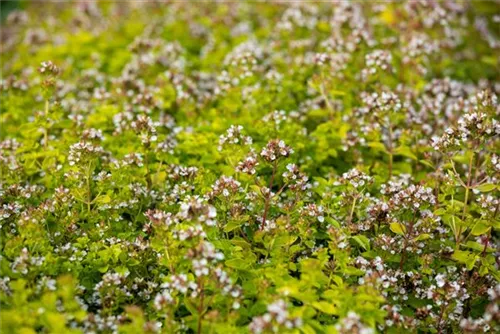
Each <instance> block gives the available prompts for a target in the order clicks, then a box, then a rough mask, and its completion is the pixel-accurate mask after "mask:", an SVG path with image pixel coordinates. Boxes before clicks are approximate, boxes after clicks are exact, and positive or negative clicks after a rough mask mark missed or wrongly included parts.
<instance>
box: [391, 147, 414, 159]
mask: <svg viewBox="0 0 500 334" xmlns="http://www.w3.org/2000/svg"><path fill="white" fill-rule="evenodd" d="M394 154H396V155H402V156H404V157H407V158H410V159H413V160H418V158H417V156H416V155H415V154H413V152H412V151H411V149H410V148H409V147H408V146H400V147H398V148H396V149H395V150H394Z"/></svg>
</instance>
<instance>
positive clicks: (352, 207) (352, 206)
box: [347, 197, 358, 223]
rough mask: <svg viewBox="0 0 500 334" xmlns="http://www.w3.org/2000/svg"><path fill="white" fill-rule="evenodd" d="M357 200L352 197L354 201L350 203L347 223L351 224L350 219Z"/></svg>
mask: <svg viewBox="0 0 500 334" xmlns="http://www.w3.org/2000/svg"><path fill="white" fill-rule="evenodd" d="M357 200H358V198H357V197H354V200H353V201H352V205H351V211H350V212H349V217H348V218H347V222H348V223H351V222H352V217H353V216H354V208H355V207H356V201H357Z"/></svg>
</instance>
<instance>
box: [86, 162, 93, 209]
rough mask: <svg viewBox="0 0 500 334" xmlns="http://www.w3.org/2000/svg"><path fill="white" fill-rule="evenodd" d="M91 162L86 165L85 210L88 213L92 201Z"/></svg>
mask: <svg viewBox="0 0 500 334" xmlns="http://www.w3.org/2000/svg"><path fill="white" fill-rule="evenodd" d="M91 181H92V163H89V166H88V167H87V211H88V212H89V213H90V204H91V203H92V188H91Z"/></svg>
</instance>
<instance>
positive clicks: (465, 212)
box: [456, 152, 474, 249]
mask: <svg viewBox="0 0 500 334" xmlns="http://www.w3.org/2000/svg"><path fill="white" fill-rule="evenodd" d="M473 162H474V152H472V154H471V156H470V159H469V169H468V175H467V185H466V187H465V198H464V209H463V211H462V222H463V223H465V216H466V215H467V206H468V202H469V194H470V188H471V182H472V165H473ZM462 232H463V231H462V226H459V227H458V234H457V239H456V248H457V249H458V248H459V247H460V242H461V239H462Z"/></svg>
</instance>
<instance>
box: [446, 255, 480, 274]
mask: <svg viewBox="0 0 500 334" xmlns="http://www.w3.org/2000/svg"><path fill="white" fill-rule="evenodd" d="M451 257H452V259H454V260H456V261H457V262H460V263H463V264H465V265H466V266H467V269H468V270H472V268H474V264H475V263H476V258H477V257H476V255H475V254H474V253H471V252H468V251H461V250H456V251H455V252H454V253H453V255H452V256H451Z"/></svg>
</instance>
